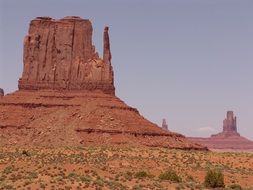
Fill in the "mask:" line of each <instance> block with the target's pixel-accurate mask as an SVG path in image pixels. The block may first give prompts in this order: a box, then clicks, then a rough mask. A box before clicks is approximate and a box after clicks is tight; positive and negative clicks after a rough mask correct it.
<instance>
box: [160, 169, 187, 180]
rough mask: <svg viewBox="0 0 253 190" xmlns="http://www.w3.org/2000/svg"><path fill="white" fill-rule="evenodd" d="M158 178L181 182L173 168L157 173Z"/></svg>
mask: <svg viewBox="0 0 253 190" xmlns="http://www.w3.org/2000/svg"><path fill="white" fill-rule="evenodd" d="M159 179H161V180H169V181H172V182H181V181H182V178H181V177H180V176H178V175H177V173H176V172H175V171H174V170H167V171H165V172H163V173H161V174H160V175H159Z"/></svg>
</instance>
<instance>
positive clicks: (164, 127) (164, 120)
mask: <svg viewBox="0 0 253 190" xmlns="http://www.w3.org/2000/svg"><path fill="white" fill-rule="evenodd" d="M162 128H163V129H164V130H169V129H168V125H167V123H166V119H163V122H162Z"/></svg>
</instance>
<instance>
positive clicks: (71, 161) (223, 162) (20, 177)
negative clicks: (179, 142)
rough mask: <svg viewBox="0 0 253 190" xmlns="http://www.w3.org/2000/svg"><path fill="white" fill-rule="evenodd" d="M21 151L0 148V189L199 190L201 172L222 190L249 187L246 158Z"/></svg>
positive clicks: (153, 151) (131, 150)
mask: <svg viewBox="0 0 253 190" xmlns="http://www.w3.org/2000/svg"><path fill="white" fill-rule="evenodd" d="M23 150H24V149H22V148H18V147H12V146H9V147H8V146H6V147H1V146H0V168H1V169H0V189H64V190H65V189H115V190H116V189H122V190H130V189H164V190H165V189H168V187H170V188H169V189H191V190H195V189H205V187H204V185H205V184H203V176H205V175H206V174H207V173H206V171H207V170H206V169H207V168H210V171H213V170H214V168H218V169H219V170H220V171H222V172H223V173H221V174H222V175H220V174H219V175H216V174H213V173H212V174H211V175H209V176H223V174H224V177H226V186H227V189H235V190H241V189H250V188H251V189H252V187H253V182H252V180H251V179H252V176H253V168H252V167H250V166H252V165H253V156H252V155H253V154H250V153H213V152H201V151H183V150H169V149H165V148H145V147H138V148H137V147H123V146H122V147H120V146H101V147H96V146H88V147H81V148H80V147H58V148H49V147H26V149H25V150H26V152H27V154H28V155H29V156H27V155H26V153H24V152H23ZM215 171H216V170H215ZM210 178H212V177H210ZM218 178H219V177H218ZM208 179H209V178H208ZM212 179H216V178H215V177H213V178H212ZM219 179H220V178H219ZM211 182H213V180H211ZM130 184H131V186H132V187H131V188H130V187H129V186H130ZM219 184H222V183H219ZM214 186H217V183H216V185H214ZM218 186H223V187H224V185H218ZM208 187H211V185H209V186H208Z"/></svg>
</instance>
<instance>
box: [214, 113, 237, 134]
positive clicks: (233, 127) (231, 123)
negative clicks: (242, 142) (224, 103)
mask: <svg viewBox="0 0 253 190" xmlns="http://www.w3.org/2000/svg"><path fill="white" fill-rule="evenodd" d="M228 136H240V134H239V133H238V132H237V124H236V117H235V116H234V113H233V111H228V112H227V117H226V118H225V119H224V120H223V131H222V132H221V133H218V134H215V135H212V136H211V137H228Z"/></svg>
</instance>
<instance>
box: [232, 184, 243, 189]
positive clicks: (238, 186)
mask: <svg viewBox="0 0 253 190" xmlns="http://www.w3.org/2000/svg"><path fill="white" fill-rule="evenodd" d="M229 188H230V189H235V190H242V187H241V186H240V185H238V184H233V185H230V186H229Z"/></svg>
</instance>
